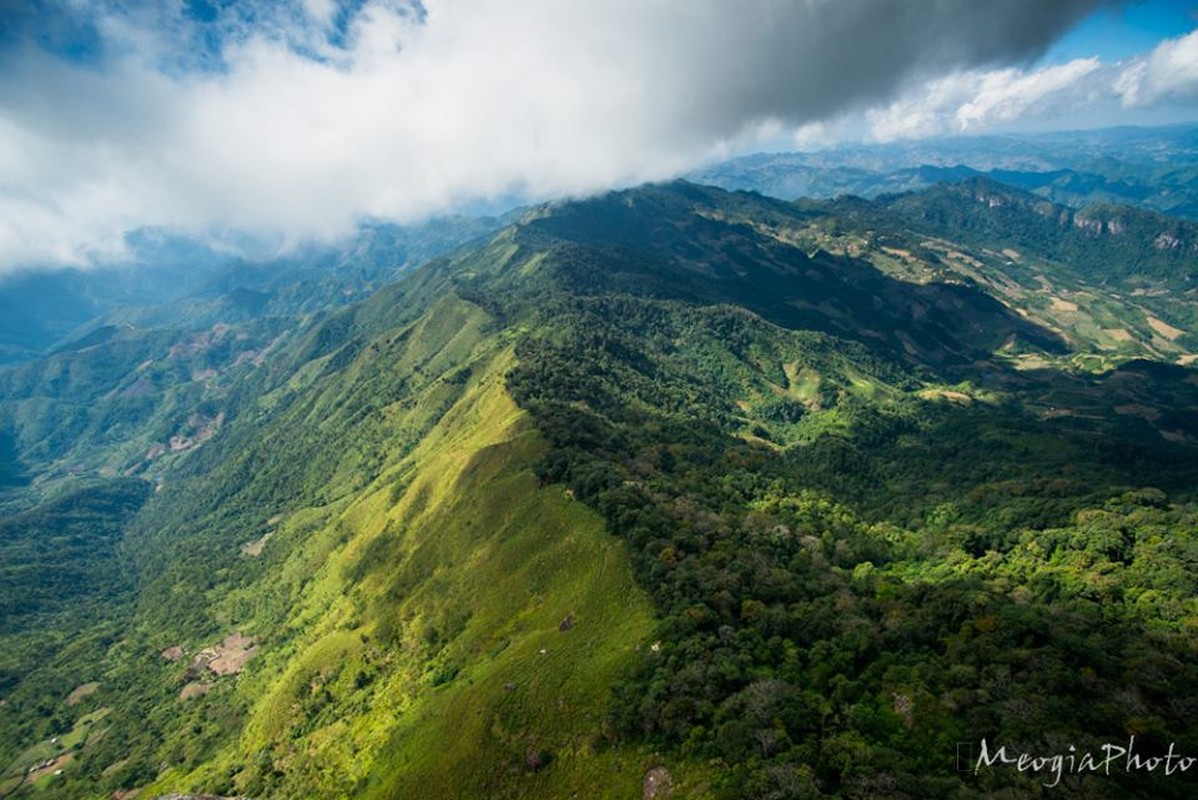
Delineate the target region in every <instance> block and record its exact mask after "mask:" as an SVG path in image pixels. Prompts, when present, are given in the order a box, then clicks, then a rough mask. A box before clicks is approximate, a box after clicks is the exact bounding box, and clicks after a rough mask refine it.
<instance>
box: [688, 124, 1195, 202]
mask: <svg viewBox="0 0 1198 800" xmlns="http://www.w3.org/2000/svg"><path fill="white" fill-rule="evenodd" d="M976 176H984V177H988V178H991V179H993V180H996V181H999V182H1000V183H1004V184H1007V185H1008V186H1013V187H1015V188H1018V189H1023V190H1025V191H1028V192H1032V193H1033V194H1036V195H1039V196H1040V197H1043V198H1045V199H1047V200H1051V201H1053V202H1056V203H1060V204H1063V205H1068V206H1073V207H1075V208H1081V207H1083V206H1087V205H1091V204H1094V203H1116V204H1126V205H1135V206H1140V207H1142V208H1146V209H1150V210H1153V211H1158V212H1161V213H1165V214H1170V215H1172V216H1176V217H1183V218H1186V219H1198V127H1194V126H1192V125H1183V126H1174V127H1165V128H1112V129H1104V130H1096V131H1075V132H1069V133H1046V134H1017V135H1008V136H970V137H960V138H950V139H942V140H935V141H931V142H911V143H908V142H902V143H896V144H887V145H875V146H853V147H841V148H835V149H830V150H823V151H817V152H811V153H773V154H768V153H767V154H758V155H752V156H746V157H744V158H737V159H734V160H732V161H728V162H725V163H721V164H717V165H714V166H712V167H708V168H706V169H701V170H698V171H696V172H694V173H692V174H691V175H690V176H689V177H690V178H691V179H692V180H695V181H697V182H700V183H707V184H711V185H713V186H720V187H723V188H725V189H745V190H752V191H757V192H761V193H762V194H767V195H770V196H771V197H779V198H782V199H786V200H793V199H796V198H800V197H820V198H823V197H828V198H830V197H836V196H839V195H842V194H851V195H858V196H860V197H876V196H877V195H881V194H892V193H897V192H908V191H914V190H919V189H925V188H927V187H929V186H931V185H933V184H936V183H942V182H952V183H955V182H959V181H962V180H964V179H966V178H970V177H976Z"/></svg>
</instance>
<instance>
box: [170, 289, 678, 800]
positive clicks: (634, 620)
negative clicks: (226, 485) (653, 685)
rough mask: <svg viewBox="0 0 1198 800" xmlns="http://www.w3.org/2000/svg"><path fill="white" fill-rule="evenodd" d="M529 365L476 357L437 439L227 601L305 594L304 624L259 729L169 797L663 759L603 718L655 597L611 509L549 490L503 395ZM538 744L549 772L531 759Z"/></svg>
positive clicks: (272, 654) (385, 787) (300, 792)
mask: <svg viewBox="0 0 1198 800" xmlns="http://www.w3.org/2000/svg"><path fill="white" fill-rule="evenodd" d="M444 311H445V309H441V313H444ZM434 314H437V312H436V311H434ZM472 338H473V337H472ZM511 363H512V360H511V356H510V354H509V353H508V352H507V351H500V352H492V353H490V354H487V355H485V356H484V358H482V359H480V360H479V361H477V362H475V369H474V377H473V378H472V379H471V381H470V382H469V384H468V385H467V387H466V390H465V392H464V393H463V394H462V396H461V397H460V398H459V399H458V401H457V402H456V403H455V404H454V405H453V406H452V407H451V408H450V410H449V411H448V412H447V413H446V414H445V415H444V416H443V417H442V418H441V419H440V421H439V422H438V424H437V425H436V426H435V427H434V428H433V430H432V431H431V433H430V434H429V435H428V436H426V437H425V438H424V439H423V440H422V441H421V443H420V444H419V445H418V446H417V447H416V448H415V449H414V450H412V451H411V453H410V454H408V455H407V456H406V457H404V458H403V459H402V460H400V461H399V462H398V463H395V464H393V465H391V466H390V467H388V468H386V469H385V470H384V471H383V472H382V474H381V475H380V477H378V478H377V479H376V480H375V481H374V482H373V483H372V484H371V486H370V487H369V488H368V489H367V490H366V491H364V492H362V493H360V494H358V495H357V496H356V497H355V498H354V499H353V500H352V501H351V502H349V503H348V504H339V505H341V510H340V511H339V513H337V514H335V515H333V516H332V517H330V518H328V521H327V522H325V523H323V529H322V530H320V531H318V532H316V533H312V534H309V535H308V536H307V537H306V540H305V544H304V546H302V547H292V549H291V551H290V556H289V557H288V558H287V559H286V561H285V562H284V563H283V565H282V567H281V569H278V570H274V571H272V572H271V573H269V575H268V576H267V577H264V578H263V582H264V583H271V582H274V583H275V584H277V585H275V586H272V587H263V586H256V587H247V589H245V590H242V591H238V592H234V593H232V594H231V595H230V596H229V597H228V598H227V600H226V603H225V605H226V607H227V608H228V609H229V615H230V616H231V617H234V618H236V617H239V616H240V617H241V618H242V619H244V618H245V617H244V616H243V614H244V613H245V611H246V609H247V608H248V606H247V604H246V602H245V600H246V599H247V598H249V597H252V595H253V593H255V592H258V591H262V590H263V588H266V590H267V591H268V592H270V593H277V592H279V591H283V592H292V593H294V594H293V600H292V611H291V613H290V616H289V619H288V620H287V623H286V626H285V629H286V630H289V631H296V632H297V635H296V636H295V637H294V638H292V639H290V640H289V641H286V643H285V644H283V645H282V646H281V647H278V648H277V649H273V650H272V648H271V647H270V645H269V642H266V643H265V644H264V646H265V652H264V653H263V655H262V656H260V657H259V658H258V660H257V661H255V662H251V668H250V669H249V670H248V671H247V673H246V674H245V675H244V676H243V677H242V678H241V681H240V683H239V685H238V687H237V692H238V693H239V694H240V695H241V696H242V699H243V700H244V701H245V702H246V703H247V704H248V705H250V706H251V708H252V710H251V711H250V713H249V716H248V720H247V723H246V725H245V727H244V729H243V734H242V736H241V738H240V740H238V741H236V742H233V743H230V744H229V745H228V746H227V747H226V748H224V749H223V750H222V751H221V752H220V753H219V755H218V756H217V757H216V758H215V759H213V760H211V761H209V762H208V763H207V764H205V766H203V767H202V768H201V769H199V770H197V771H195V772H193V773H190V774H182V773H175V772H172V773H168V774H167V775H166V776H165V777H164V778H163V779H162V780H160V781H159V782H158V784H156V785H155V786H154V787H152V788H151V789H150V790H149V793H150V794H151V795H152V794H153V793H154V792H155V791H159V790H166V789H168V788H192V789H195V790H213V789H218V790H222V791H226V790H236V791H238V792H246V793H249V794H253V795H255V796H270V797H312V796H329V797H335V796H351V795H357V794H359V793H361V792H362V791H363V790H365V791H366V793H367V795H368V796H373V797H397V796H398V797H405V796H420V797H471V796H477V797H501V796H510V797H520V796H537V797H556V796H562V797H568V796H570V795H571V794H572V793H573V792H582V793H583V794H585V795H586V796H630V795H634V794H635V793H636V792H637V791H638V789H639V785H640V781H641V779H642V776H643V773H644V770H645V768H646V767H647V766H648V765H649V763H648V761H647V760H646V759H648V758H650V757H649V756H648V755H647V754H646V753H645V752H643V751H640V750H637V749H628V748H624V749H612V748H609V747H606V746H604V743H603V742H602V741H601V736H600V717H601V713H602V711H603V708H604V705H605V701H606V696H607V692H608V691H609V687H610V685H611V683H612V682H613V681H614V680H615V679H617V678H618V676H619V674H620V671H621V668H622V666H623V664H624V663H626V661H627V660H628V658H629V657H630V656H631V654H632V653H633V652H634V648H636V647H639V646H643V645H644V644H645V643H646V641H647V640H648V637H649V636H650V635H651V633H652V621H651V617H650V608H649V605H648V602H647V600H646V599H645V597H644V595H643V594H642V592H641V591H640V590H639V589H638V588H637V587H636V586H635V584H634V583H633V579H632V575H631V571H630V568H629V566H628V560H627V555H626V553H625V551H624V548H623V546H622V545H621V544H620V543H619V542H618V541H616V540H615V539H613V538H611V537H610V536H609V535H608V534H606V533H605V532H604V530H603V524H602V522H601V521H600V520H599V519H598V517H597V516H596V515H594V514H593V512H591V511H589V510H588V509H586V508H585V507H584V506H583V505H582V504H580V503H575V502H573V501H572V500H570V499H569V498H567V497H566V496H565V495H564V494H563V492H562V490H561V489H560V488H556V487H553V488H539V487H538V485H537V482H536V480H535V478H534V476H533V474H532V472H531V471H530V466H531V465H532V464H533V463H534V462H535V460H536V459H537V457H538V456H539V455H540V454H541V453H542V452H543V450H544V444H543V442H542V441H541V440H540V438H539V436H538V435H537V434H536V433H535V431H534V430H532V427H531V425H530V423H529V422H528V420H527V418H526V416H525V414H524V413H523V412H521V411H519V409H517V408H516V406H515V404H514V403H513V401H512V400H511V398H510V397H509V395H508V394H507V392H506V390H505V389H504V387H503V384H502V378H501V376H502V375H503V373H504V372H506V370H507V369H508V368H510V366H511ZM413 413H415V412H413ZM397 422H398V421H397ZM309 516H310V515H309V514H305V513H304V512H302V511H301V512H296V513H294V514H293V515H292V517H293V519H291V520H288V521H286V522H284V523H282V524H281V526H280V527H281V528H282V530H281V531H280V533H279V537H280V539H281V540H282V541H286V539H287V538H288V528H289V526H295V527H296V528H297V529H298V528H301V527H303V526H304V522H306V521H309V520H308V519H307V518H308V517H309ZM347 532H348V533H347ZM342 542H344V543H343V544H342ZM237 609H241V613H238V612H237ZM567 615H573V622H574V627H573V628H572V629H570V630H569V631H561V630H559V624H560V623H561V622H562V620H563V619H565V618H566V617H567ZM249 627H250V628H251V629H252V628H253V624H252V622H251V623H250V625H249ZM277 638H282V639H286V638H287V637H286V636H285V635H284V636H281V637H277ZM542 650H544V651H545V652H544V653H542V652H541V651H542ZM530 753H533V754H537V757H538V758H540V759H541V760H543V761H546V762H547V764H546V765H545V766H543V767H542V768H540V769H538V770H535V771H533V770H530V769H528V768H527V767H526V765H525V759H526V757H527V756H528V754H530ZM272 773H281V774H272ZM679 777H682V775H679ZM597 791H599V792H602V793H603V794H599V795H597V794H596V792H597Z"/></svg>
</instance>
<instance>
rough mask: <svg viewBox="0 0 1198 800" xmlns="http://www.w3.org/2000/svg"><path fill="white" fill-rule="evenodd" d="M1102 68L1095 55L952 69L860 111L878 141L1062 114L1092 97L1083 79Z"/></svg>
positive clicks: (933, 134)
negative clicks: (1029, 65)
mask: <svg viewBox="0 0 1198 800" xmlns="http://www.w3.org/2000/svg"><path fill="white" fill-rule="evenodd" d="M1101 70H1102V62H1101V61H1099V60H1098V59H1097V58H1081V59H1076V60H1074V61H1070V62H1069V63H1067V64H1060V65H1057V66H1050V67H1044V68H1041V69H1033V70H1021V69H1016V68H1006V69H999V70H988V71H987V70H971V71H966V72H956V73H953V74H951V75H947V76H945V77H942V78H937V79H935V80H932V81H929V82H928V83H926V84H923V85H920V86H917V87H914V88H913V89H911V90H909V91H908V92H907V93H905V94H904V95H903V96H902V97H901V98H900V99H898V100H896V101H894V102H893V103H890V104H889V105H886V106H884V107H880V108H876V109H871V110H869V111H868V112H866V120H867V122H868V125H869V131H870V138H872V139H873V140H875V141H879V142H889V141H894V140H896V139H911V138H921V137H928V136H937V135H943V134H950V133H951V134H959V133H973V132H977V131H982V130H987V129H990V128H993V127H995V126H998V125H1002V124H1004V123H1010V122H1014V121H1016V120H1019V119H1021V118H1025V117H1027V116H1047V115H1054V116H1058V117H1062V116H1064V115H1067V114H1068V112H1069V111H1070V109H1073V108H1076V107H1078V106H1080V105H1084V104H1087V103H1090V102H1093V101H1094V100H1095V98H1096V97H1097V92H1096V91H1095V89H1094V87H1093V86H1091V85H1088V84H1087V79H1088V78H1090V77H1092V76H1094V75H1096V74H1097V73H1099V72H1100V71H1101Z"/></svg>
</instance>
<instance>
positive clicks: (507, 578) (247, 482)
mask: <svg viewBox="0 0 1198 800" xmlns="http://www.w3.org/2000/svg"><path fill="white" fill-rule="evenodd" d="M995 197H998V198H1000V199H1001V202H999V203H992V202H990V199H993V198H995ZM1043 202H1044V201H1042V200H1039V199H1037V198H1031V199H1027V198H1025V197H1024V196H1023V195H1021V194H1020V193H1018V192H1017V191H1016V190H1012V189H1006V188H1002V187H995V186H992V185H990V184H987V183H980V182H975V183H967V184H965V185H963V186H960V187H937V188H934V189H931V190H928V191H926V192H924V193H921V194H916V195H903V196H896V197H890V198H882V199H880V200H878V201H863V200H855V199H842V200H840V201H835V202H824V201H818V202H816V201H804V202H799V203H789V202H784V201H780V200H771V199H767V198H763V197H760V196H757V195H753V194H747V193H727V192H724V191H721V190H718V189H712V188H709V187H702V186H697V185H694V184H688V183H674V184H666V185H656V186H647V187H642V188H639V189H633V190H628V191H623V192H615V193H611V194H608V195H604V196H601V197H597V198H593V199H590V200H582V201H574V202H569V203H559V204H550V205H546V206H542V207H538V208H535V209H532V210H529V211H528V212H526V213H525V214H524V215H523V216H522V217H521V218H519V219H518V220H516V221H515V222H514V223H513V224H512V225H509V226H508V227H506V228H504V229H502V230H500V231H498V232H497V233H495V234H494V235H493V236H491V237H490V238H489V239H487V240H486V241H484V242H480V243H478V244H477V245H475V246H471V247H468V248H465V249H464V250H461V251H459V252H458V253H456V254H454V255H452V256H451V257H447V258H442V259H439V260H435V261H433V262H431V263H429V264H427V265H426V266H424V267H423V268H421V269H419V270H415V271H414V272H412V273H411V274H409V275H407V276H406V277H404V278H403V279H401V280H399V281H397V282H396V283H394V284H391V285H389V286H387V287H385V288H382V289H381V290H379V291H377V292H375V293H374V294H372V295H371V296H370V297H369V298H368V299H366V300H364V301H362V302H358V303H354V304H351V305H347V306H344V307H340V308H329V307H326V308H322V309H315V308H308V307H303V308H300V309H296V313H294V314H293V315H277V316H276V315H265V316H262V315H258V316H255V315H249V317H248V318H246V319H240V320H233V321H220V322H219V324H216V322H214V320H212V319H208V318H203V319H202V320H201V319H200V318H198V317H197V318H194V319H195V320H196V326H197V327H196V328H194V329H186V328H176V329H170V328H163V327H151V328H148V329H141V328H138V329H129V328H121V327H119V326H114V327H113V328H112V329H111V330H102V331H98V332H97V333H96V335H95V336H94V337H93V338H92V339H90V340H87V341H86V342H82V343H79V344H78V345H77V346H75V347H72V348H70V349H68V350H64V351H62V352H59V353H56V354H54V355H52V356H50V357H48V358H45V359H42V360H39V361H35V362H32V363H30V364H27V365H22V366H19V367H14V368H9V369H7V370H5V371H4V372H3V373H0V387H3V388H2V391H0V431H6V432H9V433H6V435H5V437H4V438H0V491H3V492H4V494H3V496H2V499H3V502H4V503H5V508H6V509H7V516H6V517H5V518H4V519H3V520H2V521H0V564H3V565H4V566H3V567H2V569H3V570H4V571H3V572H2V573H0V576H2V580H0V589H2V590H3V593H2V594H0V603H3V604H4V606H3V607H4V608H5V615H4V620H5V621H4V630H0V643H2V644H3V651H4V653H5V656H4V659H5V660H4V662H3V664H0V669H2V670H3V671H2V672H0V703H3V704H4V706H3V707H4V709H5V712H6V713H5V714H4V715H3V717H2V718H0V769H3V770H4V772H3V773H0V793H6V796H11V797H21V798H26V797H46V798H49V797H72V798H73V797H79V798H84V797H87V798H90V797H96V798H99V797H105V798H107V797H121V798H127V797H130V796H132V795H130V794H128V793H129V792H133V791H138V790H140V792H141V795H140V796H142V797H154V796H156V795H158V794H161V793H166V792H172V791H189V792H196V793H215V794H219V795H226V796H234V795H237V796H247V797H253V798H267V797H269V798H288V797H292V798H311V797H379V798H382V797H422V798H425V797H445V798H451V797H452V798H461V797H479V798H484V797H485V798H500V797H508V798H521V797H528V798H532V797H572V796H577V797H613V798H614V797H629V796H637V793H638V792H646V793H648V792H649V791H650V790H652V791H655V792H657V794H656V795H655V796H657V797H664V796H667V795H666V794H665V793H664V792H665V791H666V790H663V789H660V787H661V786H667V787H669V789H668V791H670V792H671V794H669V795H668V796H672V797H692V798H739V797H754V798H807V797H844V798H867V797H910V798H920V797H982V796H1010V797H1022V796H1035V795H1036V794H1037V793H1039V792H1041V791H1048V790H1044V789H1043V784H1045V783H1050V782H1052V776H1051V775H1049V774H1047V773H1045V772H1043V771H1041V772H1038V773H1037V772H1035V771H1026V770H1025V771H1021V770H1018V769H1016V768H1014V767H1012V766H1010V765H1007V766H1003V765H994V766H992V767H988V768H983V769H981V770H978V772H977V774H975V772H974V769H973V767H974V763H973V762H970V763H968V764H967V765H965V768H964V769H959V768H958V767H959V765H958V761H957V759H958V754H959V752H961V750H960V747H959V745H961V744H962V743H966V744H968V745H969V746H973V747H976V746H977V745H978V744H979V743H980V742H981V741H982V740H983V739H985V740H987V741H988V742H990V743H1001V744H1006V745H1007V746H1008V749H1009V750H1010V751H1012V752H1026V753H1030V754H1034V755H1047V756H1052V755H1055V754H1059V753H1062V752H1066V751H1067V750H1068V748H1069V747H1070V746H1074V747H1075V748H1076V750H1077V751H1078V752H1081V751H1083V750H1095V751H1097V750H1098V748H1100V747H1101V746H1102V745H1103V743H1107V742H1111V743H1116V744H1119V745H1120V746H1124V745H1126V743H1127V741H1128V739H1129V737H1132V736H1134V737H1135V743H1136V745H1135V746H1136V749H1137V751H1139V752H1142V753H1144V754H1146V755H1153V756H1157V755H1161V754H1163V753H1164V752H1165V751H1166V750H1167V749H1168V748H1169V746H1170V745H1171V744H1173V745H1174V746H1175V749H1176V750H1177V751H1178V752H1181V753H1185V754H1198V729H1195V727H1194V725H1193V722H1192V719H1193V713H1192V711H1193V709H1192V705H1193V701H1192V699H1191V698H1192V697H1193V696H1194V695H1195V693H1196V690H1198V686H1195V685H1194V684H1195V680H1196V676H1198V669H1196V668H1198V647H1196V646H1198V639H1196V638H1195V636H1196V627H1198V596H1196V591H1198V586H1196V585H1195V563H1196V562H1198V541H1196V540H1195V536H1196V534H1198V506H1196V505H1195V502H1196V501H1198V497H1196V496H1195V487H1198V446H1196V445H1198V373H1196V372H1195V371H1194V370H1193V369H1192V368H1190V367H1189V366H1188V365H1189V364H1190V363H1191V362H1192V361H1193V360H1194V358H1193V356H1194V355H1195V354H1194V353H1193V352H1192V350H1193V344H1192V343H1193V338H1192V337H1193V333H1191V331H1192V330H1193V328H1192V327H1190V323H1191V318H1190V317H1189V316H1186V315H1185V313H1183V312H1184V309H1185V308H1186V306H1188V305H1192V300H1191V299H1190V298H1189V296H1188V294H1187V292H1188V291H1190V288H1189V281H1190V276H1192V275H1193V274H1194V271H1195V265H1196V264H1198V255H1196V254H1195V253H1194V252H1193V248H1192V247H1190V246H1189V242H1190V239H1189V238H1187V237H1189V236H1190V233H1189V227H1187V224H1185V223H1181V222H1178V221H1176V220H1170V219H1168V218H1165V217H1161V216H1159V215H1148V214H1146V213H1145V214H1144V215H1143V216H1136V217H1132V216H1129V215H1127V214H1126V213H1125V212H1118V214H1116V215H1115V216H1111V215H1109V214H1108V215H1106V216H1101V215H1100V217H1093V218H1095V219H1099V218H1101V223H1102V225H1103V226H1104V227H1103V228H1102V230H1101V231H1098V232H1095V231H1090V230H1089V229H1087V228H1086V227H1085V225H1081V224H1078V222H1077V221H1078V220H1081V221H1083V222H1084V221H1085V220H1088V219H1091V218H1092V217H1091V216H1087V214H1085V213H1082V212H1076V213H1074V212H1069V213H1070V214H1071V216H1070V217H1069V218H1068V219H1067V220H1066V221H1065V223H1062V222H1061V218H1060V214H1061V213H1062V211H1061V210H1060V209H1057V208H1056V207H1054V210H1053V214H1052V215H1046V214H1043V213H1041V211H1040V210H1039V207H1038V206H1036V205H1035V203H1043ZM1119 214H1122V215H1123V216H1119ZM1029 215H1030V216H1029ZM1040 219H1043V220H1047V221H1046V222H1044V224H1042V225H1039V226H1036V225H1033V222H1031V221H1034V220H1040ZM1110 219H1121V220H1126V223H1125V227H1124V228H1123V229H1122V230H1121V231H1120V232H1118V233H1116V232H1115V231H1114V230H1113V228H1111V225H1110ZM1029 220H1031V221H1029ZM1162 226H1164V227H1163V228H1162ZM1162 230H1165V231H1166V232H1167V231H1173V233H1174V234H1175V235H1176V236H1177V238H1178V240H1179V242H1183V243H1184V246H1183V245H1181V244H1179V245H1178V247H1175V248H1174V247H1169V248H1162V247H1160V246H1159V245H1158V244H1157V242H1158V241H1159V239H1158V237H1159V236H1160V235H1161V231H1162ZM1097 233H1101V234H1102V235H1103V236H1105V237H1111V236H1113V237H1116V238H1117V247H1114V249H1112V250H1110V251H1109V252H1110V253H1111V254H1112V259H1111V261H1110V263H1107V264H1100V263H1098V262H1097V260H1096V259H1097V258H1098V256H1097V255H1096V254H1097V253H1099V252H1102V251H1100V250H1099V249H1096V248H1097V247H1098V246H1097V245H1095V244H1094V242H1101V241H1106V240H1105V239H1101V240H1100V239H1094V238H1087V237H1091V236H1092V235H1097ZM1118 237H1122V238H1118ZM1189 313H1191V314H1192V310H1191V312H1189ZM1154 320H1155V322H1154ZM210 323H211V324H210ZM1174 332H1176V333H1174ZM5 484H7V488H5ZM39 571H40V573H44V574H54V575H56V576H57V578H58V582H56V583H45V584H35V582H34V578H33V576H34V574H35V573H38V572H39ZM48 643H53V644H52V645H51V644H48ZM974 752H976V751H974ZM30 767H33V768H34V769H33V770H32V771H30V769H29V768H30ZM58 770H61V774H56V773H57V771H58ZM1196 774H1198V773H1192V772H1190V773H1184V774H1170V775H1168V776H1166V775H1164V773H1163V771H1162V770H1157V771H1155V772H1152V771H1132V772H1127V771H1119V772H1118V773H1116V771H1114V770H1112V771H1111V773H1110V774H1109V775H1108V774H1103V773H1097V772H1095V773H1089V774H1084V775H1077V774H1065V775H1063V776H1062V779H1061V781H1060V785H1059V786H1056V787H1055V788H1054V789H1052V790H1051V791H1052V792H1055V793H1058V794H1060V795H1061V796H1066V797H1085V798H1100V797H1111V798H1116V797H1136V798H1170V797H1175V798H1185V797H1191V796H1193V794H1194V790H1195V775H1196ZM655 787H657V788H655ZM645 796H654V795H652V794H645Z"/></svg>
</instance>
